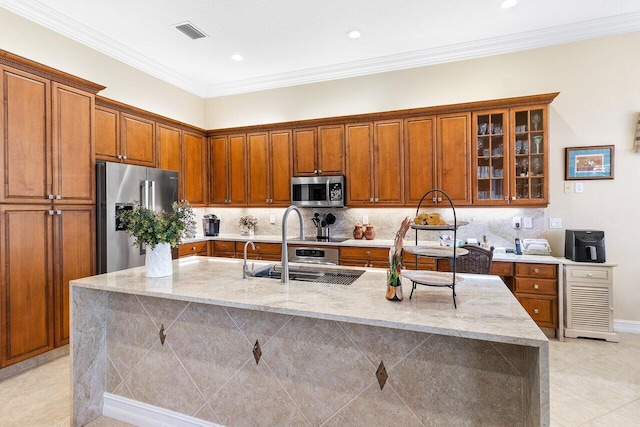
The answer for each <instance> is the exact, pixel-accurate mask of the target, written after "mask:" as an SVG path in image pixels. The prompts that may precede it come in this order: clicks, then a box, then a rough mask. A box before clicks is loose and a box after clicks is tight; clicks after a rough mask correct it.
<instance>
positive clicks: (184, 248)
mask: <svg viewBox="0 0 640 427" xmlns="http://www.w3.org/2000/svg"><path fill="white" fill-rule="evenodd" d="M200 253H202V254H203V255H206V254H207V242H193V243H185V244H182V245H180V246H179V247H178V256H179V257H183V256H189V255H197V254H200Z"/></svg>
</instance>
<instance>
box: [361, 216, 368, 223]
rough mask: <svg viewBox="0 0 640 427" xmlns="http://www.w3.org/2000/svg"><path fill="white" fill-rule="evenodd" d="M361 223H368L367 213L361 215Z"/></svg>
mask: <svg viewBox="0 0 640 427" xmlns="http://www.w3.org/2000/svg"><path fill="white" fill-rule="evenodd" d="M362 224H363V225H366V224H369V215H362Z"/></svg>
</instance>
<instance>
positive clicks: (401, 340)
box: [340, 323, 430, 370]
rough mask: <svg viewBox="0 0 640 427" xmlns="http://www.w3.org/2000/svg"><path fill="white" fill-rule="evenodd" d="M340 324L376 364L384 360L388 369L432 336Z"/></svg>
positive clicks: (352, 324) (353, 324) (399, 330)
mask: <svg viewBox="0 0 640 427" xmlns="http://www.w3.org/2000/svg"><path fill="white" fill-rule="evenodd" d="M340 326H341V327H342V328H343V330H344V331H345V332H346V334H347V335H348V336H349V337H350V338H351V340H353V342H354V343H355V344H356V345H357V346H358V348H359V349H360V350H361V351H362V352H364V354H365V356H367V358H368V359H369V361H370V362H371V363H372V364H373V365H374V366H378V364H379V363H380V361H383V362H384V365H385V367H386V368H387V370H389V369H390V368H393V366H395V365H396V363H398V362H399V361H400V360H401V359H402V358H404V357H405V356H406V355H407V354H408V353H409V352H411V351H413V350H414V349H415V348H416V347H418V346H419V345H420V344H421V343H422V342H423V341H424V340H425V339H427V338H428V337H429V336H430V335H429V334H425V333H422V332H414V331H405V330H401V329H389V328H380V327H374V326H366V325H357V324H355V323H340Z"/></svg>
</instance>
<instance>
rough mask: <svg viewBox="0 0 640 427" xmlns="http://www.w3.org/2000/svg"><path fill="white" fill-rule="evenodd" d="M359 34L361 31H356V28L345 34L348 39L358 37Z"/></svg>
mask: <svg viewBox="0 0 640 427" xmlns="http://www.w3.org/2000/svg"><path fill="white" fill-rule="evenodd" d="M361 35H362V33H360V31H358V30H351V31H349V32H348V33H347V36H348V37H349V38H350V39H359V38H360V36H361Z"/></svg>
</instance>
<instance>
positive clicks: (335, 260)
mask: <svg viewBox="0 0 640 427" xmlns="http://www.w3.org/2000/svg"><path fill="white" fill-rule="evenodd" d="M305 240H307V241H309V245H305V246H298V245H295V244H293V245H290V246H289V247H288V248H287V253H288V254H289V262H303V263H307V264H324V265H338V264H339V262H340V251H339V250H338V248H337V247H336V246H329V245H314V244H313V243H312V242H335V243H340V242H344V241H345V240H348V239H346V238H331V239H328V240H319V239H317V238H315V237H310V238H307V239H305Z"/></svg>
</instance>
